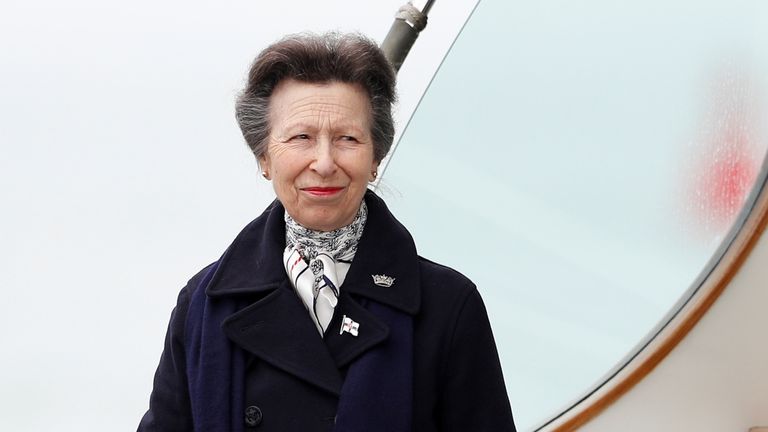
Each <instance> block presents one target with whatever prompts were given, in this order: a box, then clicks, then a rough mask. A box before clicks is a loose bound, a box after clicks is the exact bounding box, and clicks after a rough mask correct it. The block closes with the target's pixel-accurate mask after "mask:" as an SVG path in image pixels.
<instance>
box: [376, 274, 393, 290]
mask: <svg viewBox="0 0 768 432" xmlns="http://www.w3.org/2000/svg"><path fill="white" fill-rule="evenodd" d="M371 277H373V283H375V284H376V285H378V286H382V287H387V288H389V287H391V286H392V285H394V283H395V278H393V277H392V276H387V275H371Z"/></svg>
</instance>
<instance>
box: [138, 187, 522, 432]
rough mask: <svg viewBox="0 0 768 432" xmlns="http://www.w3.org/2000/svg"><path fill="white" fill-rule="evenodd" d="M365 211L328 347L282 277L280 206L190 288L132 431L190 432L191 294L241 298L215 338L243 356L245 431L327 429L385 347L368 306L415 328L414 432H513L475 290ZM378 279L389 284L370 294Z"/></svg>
mask: <svg viewBox="0 0 768 432" xmlns="http://www.w3.org/2000/svg"><path fill="white" fill-rule="evenodd" d="M365 200H366V204H367V205H368V220H367V222H366V226H365V229H364V232H363V236H362V238H361V239H360V243H359V245H358V250H357V253H356V255H355V258H354V260H353V262H352V265H351V267H350V269H349V272H348V274H347V276H346V279H345V280H344V283H343V284H342V286H341V287H340V295H339V303H338V305H337V306H336V309H335V311H334V317H333V320H332V322H331V324H330V325H329V327H328V330H327V331H326V333H325V335H324V336H321V335H320V334H319V333H318V331H317V329H316V327H315V325H314V324H313V322H312V320H311V318H310V316H309V314H308V312H307V310H306V309H305V307H304V305H303V303H302V301H301V300H300V299H299V298H298V296H297V295H296V293H295V291H294V289H293V287H292V285H291V283H290V281H289V280H288V278H287V276H286V272H285V268H284V266H283V263H282V256H283V249H284V248H285V224H284V219H283V215H284V208H283V207H282V205H281V204H280V203H279V202H278V201H275V202H274V203H273V204H272V205H270V207H268V208H267V209H266V210H265V211H264V213H263V214H262V215H261V216H259V217H258V218H257V219H255V220H254V221H253V222H251V223H250V224H249V225H248V226H246V227H245V229H243V231H242V232H241V233H240V234H239V235H238V237H237V238H236V239H235V240H234V242H233V243H232V244H231V246H230V247H229V248H228V249H227V251H226V252H225V254H224V255H223V256H222V258H221V259H220V260H219V261H218V263H217V268H216V271H215V275H214V276H213V278H212V279H211V280H210V282H209V283H208V284H207V286H201V281H202V280H203V275H204V274H205V273H206V270H205V269H204V270H203V271H201V272H200V273H198V274H197V275H195V277H193V278H192V279H191V280H190V281H189V282H188V283H187V285H186V286H185V287H184V288H183V289H182V290H181V292H180V294H179V296H178V303H177V305H176V307H175V309H174V311H173V313H172V315H171V321H170V324H169V328H168V333H167V335H166V340H165V348H164V350H163V354H162V356H161V359H160V364H159V366H158V369H157V372H156V374H155V379H154V388H153V391H152V395H151V397H150V406H149V410H148V411H147V412H146V414H145V415H144V417H143V419H142V420H141V423H140V425H139V429H138V430H139V431H145V432H150V431H164V432H171V431H185V432H186V431H192V430H197V429H195V425H194V419H193V416H192V412H191V409H190V394H189V377H188V375H187V373H188V368H187V365H186V359H185V348H186V347H185V345H186V344H187V343H188V336H187V335H185V326H186V320H187V314H188V311H189V304H190V298H191V297H192V295H193V293H194V291H195V290H198V289H204V290H206V294H207V296H208V297H209V298H228V297H232V298H235V297H236V298H238V299H239V300H240V303H239V304H243V305H246V306H244V307H243V308H242V309H241V310H238V311H236V312H235V313H234V314H233V315H232V316H231V317H229V318H228V319H227V320H226V321H225V324H224V325H223V326H222V327H221V331H222V332H223V335H222V337H226V338H228V339H229V341H230V342H231V344H233V345H234V347H235V348H236V349H242V350H244V352H245V358H246V361H245V385H244V394H243V395H242V398H243V407H242V422H243V426H244V428H245V430H253V431H276V432H278V431H279V432H292V431H296V432H298V431H301V432H313V431H318V432H320V431H323V432H330V431H332V430H333V429H334V419H335V418H336V412H337V407H338V403H339V396H340V394H341V388H342V384H343V383H344V379H345V376H346V373H347V371H348V370H349V367H350V364H352V363H353V362H355V360H357V359H358V358H360V357H361V356H363V355H365V353H366V352H368V351H369V350H371V349H373V348H374V347H376V346H377V345H379V344H382V343H386V342H387V339H388V338H390V337H391V336H390V332H389V329H388V328H387V325H386V324H385V323H383V322H382V321H381V320H379V319H378V318H377V316H376V315H375V314H372V313H371V312H370V311H369V310H368V309H366V308H365V307H364V306H363V305H364V304H366V302H375V303H379V304H382V305H385V306H387V307H389V308H392V309H395V310H397V311H400V312H403V313H405V314H408V315H410V316H411V317H412V322H413V359H412V374H413V377H412V384H413V385H412V400H413V407H412V427H411V430H412V431H419V432H433V431H461V432H470V431H472V432H480V431H494V432H505V431H514V430H515V427H514V424H513V420H512V413H511V410H510V406H509V401H508V398H507V392H506V389H505V385H504V381H503V378H502V371H501V367H500V364H499V359H498V354H497V351H496V346H495V343H494V339H493V335H492V333H491V328H490V324H489V321H488V317H487V313H486V310H485V307H484V305H483V302H482V300H481V298H480V295H479V294H478V292H477V290H476V288H475V286H474V284H473V283H472V282H471V281H470V280H468V279H467V278H465V277H464V276H462V275H461V274H459V273H458V272H456V271H454V270H452V269H450V268H448V267H445V266H442V265H439V264H436V263H434V262H431V261H429V260H426V259H424V258H421V257H419V256H418V255H417V253H416V248H415V245H414V242H413V239H412V238H411V236H410V234H409V233H408V231H407V230H406V229H405V228H404V227H403V226H402V225H401V224H400V223H399V222H398V221H397V220H396V219H395V218H394V217H393V216H392V214H391V213H390V212H389V210H388V209H387V207H386V205H385V204H384V202H383V201H382V200H381V199H380V198H378V197H377V196H376V195H374V194H373V193H371V192H368V193H367V194H366V196H365ZM373 275H384V276H388V277H390V278H393V279H394V283H392V284H391V286H381V285H386V284H378V285H377V284H376V283H375V281H374V278H373ZM343 316H348V317H351V318H353V319H354V321H355V322H356V323H358V325H359V327H358V334H357V336H353V335H352V334H350V333H349V332H343V331H340V330H339V329H340V327H341V325H342V317H343ZM396 372H397V371H394V370H381V371H380V372H377V373H380V374H383V375H384V376H387V374H394V373H396ZM370 391H371V392H375V391H376V389H370ZM382 409H386V404H383V405H382ZM236 421H237V419H236ZM206 432H208V431H206ZM393 432H396V431H393Z"/></svg>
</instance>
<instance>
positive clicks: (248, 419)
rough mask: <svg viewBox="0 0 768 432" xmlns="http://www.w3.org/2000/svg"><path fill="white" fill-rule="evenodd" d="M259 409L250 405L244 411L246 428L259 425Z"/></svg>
mask: <svg viewBox="0 0 768 432" xmlns="http://www.w3.org/2000/svg"><path fill="white" fill-rule="evenodd" d="M261 417H262V416H261V409H260V408H259V407H257V406H255V405H251V406H249V407H248V408H246V409H245V425H246V426H248V427H256V426H258V425H259V424H260V423H261Z"/></svg>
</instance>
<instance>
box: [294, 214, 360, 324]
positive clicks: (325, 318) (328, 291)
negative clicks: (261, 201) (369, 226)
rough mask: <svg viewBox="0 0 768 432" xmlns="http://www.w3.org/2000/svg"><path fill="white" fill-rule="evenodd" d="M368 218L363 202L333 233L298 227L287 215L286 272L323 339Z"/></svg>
mask: <svg viewBox="0 0 768 432" xmlns="http://www.w3.org/2000/svg"><path fill="white" fill-rule="evenodd" d="M367 217H368V208H367V207H366V204H365V201H363V202H362V203H361V204H360V209H359V210H358V211H357V215H356V216H355V219H354V220H353V221H352V223H350V224H349V225H346V226H343V227H341V228H338V229H335V230H333V231H315V230H312V229H309V228H305V227H303V226H301V225H299V223H298V222H296V221H295V220H294V219H293V218H292V217H291V216H290V215H289V214H288V212H286V213H285V245H286V246H285V251H284V252H283V264H284V265H285V271H286V272H287V273H288V278H289V279H290V280H291V284H292V285H293V287H294V288H295V289H296V293H297V294H298V296H299V297H300V298H301V300H302V302H304V305H305V306H306V308H307V310H308V311H309V314H310V316H311V317H312V320H313V321H314V322H315V326H316V327H317V330H318V331H319V332H320V334H321V335H322V334H323V333H324V332H325V330H326V329H327V328H328V324H330V322H331V318H332V317H333V311H334V308H335V307H336V304H337V302H338V297H339V287H340V286H341V284H342V283H343V282H344V278H345V276H346V274H347V271H348V270H349V266H350V264H351V263H352V258H354V256H355V252H357V244H358V242H359V241H360V237H361V236H362V235H363V229H364V228H365V221H366V219H367Z"/></svg>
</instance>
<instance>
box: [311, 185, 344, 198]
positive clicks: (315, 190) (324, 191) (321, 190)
mask: <svg viewBox="0 0 768 432" xmlns="http://www.w3.org/2000/svg"><path fill="white" fill-rule="evenodd" d="M342 189H344V188H343V187H334V186H331V187H307V188H302V189H301V190H302V191H304V192H307V193H309V194H311V195H314V196H331V195H335V194H337V193H339V192H341V190H342Z"/></svg>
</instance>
